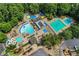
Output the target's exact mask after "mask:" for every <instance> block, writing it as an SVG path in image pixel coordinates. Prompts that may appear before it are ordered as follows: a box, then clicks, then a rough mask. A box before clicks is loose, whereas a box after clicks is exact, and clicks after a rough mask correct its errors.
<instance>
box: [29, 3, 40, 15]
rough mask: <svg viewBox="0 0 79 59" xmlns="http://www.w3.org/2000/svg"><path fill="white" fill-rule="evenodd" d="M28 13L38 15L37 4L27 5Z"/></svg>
mask: <svg viewBox="0 0 79 59" xmlns="http://www.w3.org/2000/svg"><path fill="white" fill-rule="evenodd" d="M29 11H30V12H31V13H33V14H37V13H39V4H36V3H35V4H29Z"/></svg>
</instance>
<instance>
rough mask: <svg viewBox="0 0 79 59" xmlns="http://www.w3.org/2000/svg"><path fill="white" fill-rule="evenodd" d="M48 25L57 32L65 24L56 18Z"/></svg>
mask: <svg viewBox="0 0 79 59" xmlns="http://www.w3.org/2000/svg"><path fill="white" fill-rule="evenodd" d="M50 26H51V27H52V28H53V29H54V30H55V31H56V32H58V31H60V30H61V29H63V28H64V27H65V24H63V23H62V22H61V21H60V20H59V19H56V20H55V21H54V22H51V23H50Z"/></svg>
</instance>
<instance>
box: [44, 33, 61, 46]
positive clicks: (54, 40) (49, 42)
mask: <svg viewBox="0 0 79 59" xmlns="http://www.w3.org/2000/svg"><path fill="white" fill-rule="evenodd" d="M60 39H61V37H60V36H58V35H52V34H48V35H46V36H45V37H44V41H43V42H44V45H46V46H47V47H51V46H54V45H58V44H59V43H60Z"/></svg>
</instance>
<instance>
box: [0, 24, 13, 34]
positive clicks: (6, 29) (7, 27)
mask: <svg viewBox="0 0 79 59" xmlns="http://www.w3.org/2000/svg"><path fill="white" fill-rule="evenodd" d="M11 29H12V26H11V25H10V23H1V24H0V30H1V31H2V32H4V33H7V32H9V31H10V30H11Z"/></svg>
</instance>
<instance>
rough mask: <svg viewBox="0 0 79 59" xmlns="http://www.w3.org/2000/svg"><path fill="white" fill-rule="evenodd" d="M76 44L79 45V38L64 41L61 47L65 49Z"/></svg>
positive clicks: (71, 47)
mask: <svg viewBox="0 0 79 59" xmlns="http://www.w3.org/2000/svg"><path fill="white" fill-rule="evenodd" d="M74 46H77V47H79V39H70V40H65V41H64V43H62V45H61V47H60V48H61V49H62V50H63V49H64V48H66V47H68V48H69V49H73V48H74Z"/></svg>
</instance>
